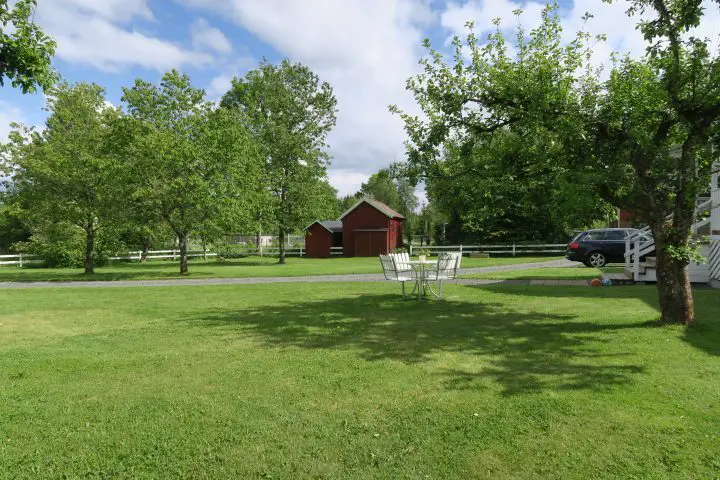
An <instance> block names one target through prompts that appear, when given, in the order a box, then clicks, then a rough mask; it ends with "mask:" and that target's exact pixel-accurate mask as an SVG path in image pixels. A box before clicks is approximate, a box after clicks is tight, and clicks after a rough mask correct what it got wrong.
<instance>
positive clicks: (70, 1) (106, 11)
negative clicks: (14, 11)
mask: <svg viewBox="0 0 720 480" xmlns="http://www.w3.org/2000/svg"><path fill="white" fill-rule="evenodd" d="M39 3H40V8H45V7H43V6H42V5H43V4H45V3H52V4H53V6H54V8H57V9H63V10H74V11H76V12H79V13H82V14H90V15H93V16H95V15H96V16H99V17H101V18H103V19H105V20H108V21H110V22H127V21H129V20H132V19H133V18H134V17H140V18H143V19H146V20H151V19H152V18H153V14H152V11H150V8H149V7H148V6H147V0H52V2H39Z"/></svg>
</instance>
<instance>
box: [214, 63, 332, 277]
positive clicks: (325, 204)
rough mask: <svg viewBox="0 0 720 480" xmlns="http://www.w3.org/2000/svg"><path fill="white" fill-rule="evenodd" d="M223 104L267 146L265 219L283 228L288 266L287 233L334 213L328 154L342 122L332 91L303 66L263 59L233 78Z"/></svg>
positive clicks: (280, 232) (282, 253)
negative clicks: (330, 136) (330, 137)
mask: <svg viewBox="0 0 720 480" xmlns="http://www.w3.org/2000/svg"><path fill="white" fill-rule="evenodd" d="M221 105H222V106H223V107H225V108H226V109H229V110H233V111H238V112H240V113H241V114H242V118H243V120H244V125H246V127H247V128H248V130H249V131H250V132H251V134H252V137H253V139H254V140H255V141H256V143H257V144H258V145H259V146H260V148H261V151H262V154H263V157H264V159H265V169H264V172H263V185H264V186H265V187H266V188H267V192H268V193H269V194H270V199H269V201H268V202H267V205H266V208H265V210H267V213H266V215H265V219H266V221H268V220H269V221H271V222H272V223H273V224H274V227H275V228H276V229H277V232H278V236H279V244H280V263H284V262H285V237H286V235H287V234H288V233H289V232H291V231H293V230H297V229H300V228H303V227H305V226H307V225H308V224H309V223H310V222H312V221H313V220H316V219H318V218H324V217H327V216H328V215H331V214H332V210H333V208H332V206H333V203H334V198H335V194H334V193H332V192H331V190H330V189H329V188H328V187H329V185H328V183H327V166H328V164H329V155H328V153H327V150H326V148H327V143H326V142H327V135H328V134H329V133H330V131H331V130H332V128H333V127H334V126H335V121H336V107H337V100H336V99H335V95H334V93H333V90H332V87H331V86H330V84H328V83H327V82H321V81H320V79H319V78H318V76H317V75H315V74H314V73H313V72H312V70H310V69H309V68H308V67H306V66H305V65H302V64H300V63H291V62H290V61H288V60H283V61H282V62H281V63H280V64H278V65H273V64H271V63H269V62H267V61H263V62H262V63H261V64H260V66H259V68H257V69H255V70H251V71H250V72H248V73H247V75H246V76H245V77H244V78H235V79H233V83H232V88H231V89H230V91H228V92H227V93H226V94H225V96H224V97H223V99H222V102H221ZM331 193H332V196H330V194H331Z"/></svg>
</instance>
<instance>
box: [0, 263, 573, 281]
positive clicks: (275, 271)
mask: <svg viewBox="0 0 720 480" xmlns="http://www.w3.org/2000/svg"><path fill="white" fill-rule="evenodd" d="M558 258H560V257H511V258H463V266H464V267H468V268H470V267H485V266H487V267H490V266H495V265H510V264H516V263H533V262H543V261H548V260H557V259H558ZM178 271H179V265H178V263H177V262H170V261H154V262H148V263H144V264H140V263H118V264H115V265H110V266H107V267H99V268H97V269H96V272H95V274H94V275H90V276H88V275H83V271H82V269H79V268H23V269H20V268H17V267H0V282H40V281H51V282H52V281H80V280H84V281H87V280H160V279H167V278H230V277H282V276H287V277H298V276H304V275H340V274H352V273H382V268H381V267H380V261H379V260H378V259H377V258H376V257H365V258H330V259H319V258H288V259H287V263H286V264H285V265H279V264H278V263H277V258H272V257H263V258H261V257H248V258H241V259H236V260H228V261H223V262H218V261H216V260H212V261H208V262H203V261H191V262H190V275H189V276H188V277H181V276H180V275H179V273H178Z"/></svg>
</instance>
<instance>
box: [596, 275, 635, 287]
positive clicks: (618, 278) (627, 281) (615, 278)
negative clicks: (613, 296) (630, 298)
mask: <svg viewBox="0 0 720 480" xmlns="http://www.w3.org/2000/svg"><path fill="white" fill-rule="evenodd" d="M600 278H601V279H602V280H610V281H611V282H612V284H613V285H634V284H635V280H633V277H632V274H628V273H603V274H602V275H601V276H600Z"/></svg>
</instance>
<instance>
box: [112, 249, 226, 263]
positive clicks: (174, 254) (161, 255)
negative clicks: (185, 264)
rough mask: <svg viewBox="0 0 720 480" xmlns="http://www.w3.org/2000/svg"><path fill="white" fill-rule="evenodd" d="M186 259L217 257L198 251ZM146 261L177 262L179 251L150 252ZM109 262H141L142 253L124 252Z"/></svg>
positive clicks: (214, 254) (210, 253) (191, 253)
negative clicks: (163, 260) (164, 260)
mask: <svg viewBox="0 0 720 480" xmlns="http://www.w3.org/2000/svg"><path fill="white" fill-rule="evenodd" d="M187 255H188V258H193V257H207V258H210V257H217V256H218V254H217V253H213V252H203V251H200V250H193V251H189V252H188V253H187ZM146 258H147V259H148V260H160V259H171V260H177V259H178V258H180V250H150V251H148V253H147V257H146ZM110 260H137V261H140V260H142V251H139V252H126V253H121V254H118V255H116V256H114V257H110Z"/></svg>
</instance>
